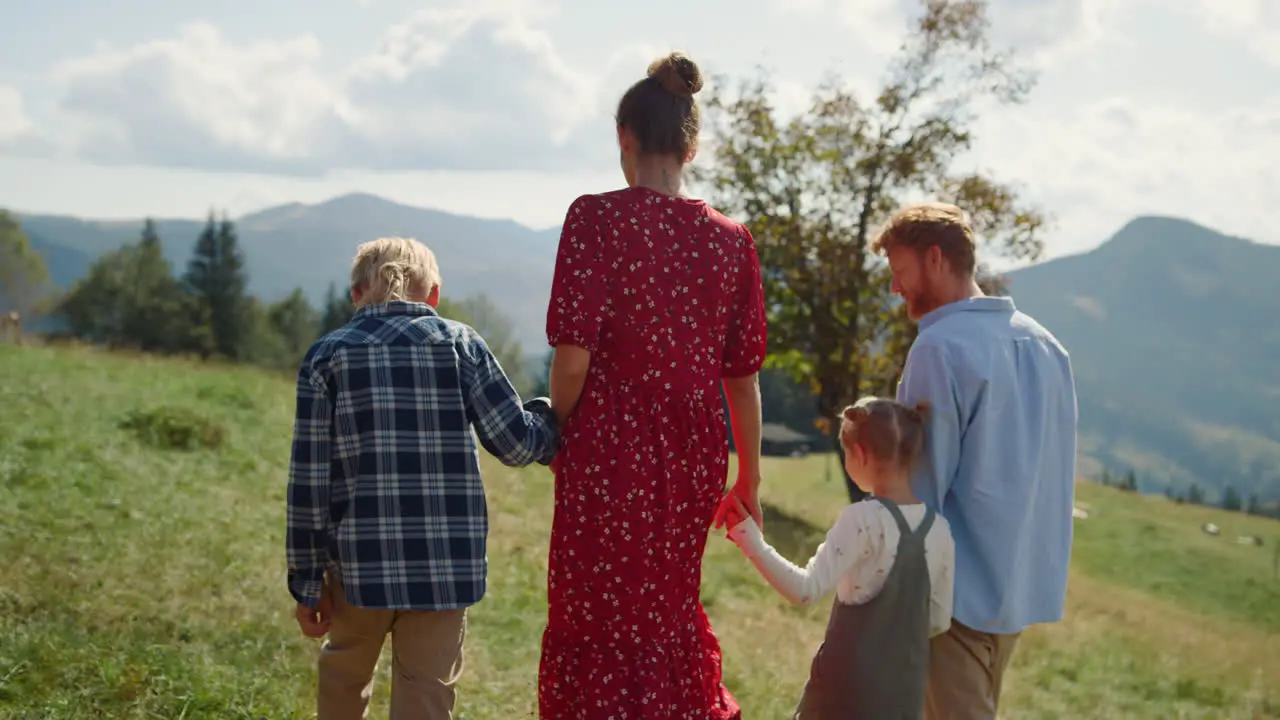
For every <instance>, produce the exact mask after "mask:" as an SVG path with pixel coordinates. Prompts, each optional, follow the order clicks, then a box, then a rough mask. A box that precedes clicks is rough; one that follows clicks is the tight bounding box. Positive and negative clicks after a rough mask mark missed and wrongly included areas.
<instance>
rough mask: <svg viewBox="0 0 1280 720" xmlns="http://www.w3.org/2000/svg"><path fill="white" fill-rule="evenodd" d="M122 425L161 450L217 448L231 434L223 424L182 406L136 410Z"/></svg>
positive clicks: (122, 421) (141, 439) (128, 415)
mask: <svg viewBox="0 0 1280 720" xmlns="http://www.w3.org/2000/svg"><path fill="white" fill-rule="evenodd" d="M120 427H121V429H124V430H131V431H133V433H134V435H136V436H137V438H138V440H140V441H141V442H143V443H145V444H147V445H150V446H152V447H155V448H159V449H161V450H198V449H200V448H205V449H208V450H216V449H218V448H220V447H222V442H223V440H225V439H226V434H227V431H226V428H225V427H223V426H222V425H221V424H219V423H215V422H213V421H211V420H209V419H208V418H206V417H203V416H201V415H199V414H197V413H196V412H194V411H192V410H188V409H186V408H179V407H158V408H152V409H149V410H133V411H131V412H129V413H128V414H127V415H125V417H124V419H123V420H121V421H120Z"/></svg>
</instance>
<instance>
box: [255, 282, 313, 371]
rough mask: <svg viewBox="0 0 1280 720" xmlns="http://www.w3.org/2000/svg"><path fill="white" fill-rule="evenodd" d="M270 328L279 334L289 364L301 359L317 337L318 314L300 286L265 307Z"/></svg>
mask: <svg viewBox="0 0 1280 720" xmlns="http://www.w3.org/2000/svg"><path fill="white" fill-rule="evenodd" d="M267 319H268V320H269V321H270V323H271V328H272V330H273V331H274V332H275V333H276V334H277V335H278V336H280V338H281V340H282V341H283V343H284V349H285V351H286V352H287V353H288V354H289V356H290V358H291V360H290V363H291V364H296V363H297V362H299V361H301V360H302V356H303V355H305V354H306V353H307V350H308V349H309V348H310V347H311V344H312V343H314V342H315V341H316V338H318V337H319V330H320V315H319V313H317V312H316V311H315V308H313V307H311V303H309V302H307V296H306V295H305V294H304V293H303V292H302V288H297V289H295V290H294V291H293V292H292V293H291V294H290V295H289V297H287V298H285V299H284V300H281V301H280V302H278V303H276V304H274V305H272V306H271V307H270V308H268V309H267Z"/></svg>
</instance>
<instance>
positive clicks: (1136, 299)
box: [1009, 217, 1280, 499]
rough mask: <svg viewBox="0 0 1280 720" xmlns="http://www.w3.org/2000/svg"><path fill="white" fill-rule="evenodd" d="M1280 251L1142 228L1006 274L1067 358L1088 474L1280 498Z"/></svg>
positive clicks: (1134, 225)
mask: <svg viewBox="0 0 1280 720" xmlns="http://www.w3.org/2000/svg"><path fill="white" fill-rule="evenodd" d="M1278 277H1280V247H1275V246H1272V245H1263V244H1259V243H1255V242H1251V241H1248V240H1243V239H1240V238H1233V237H1229V236H1226V235H1222V234H1220V233H1217V232H1215V231H1213V230H1210V229H1208V228H1206V227H1203V226H1201V225H1198V224H1196V223H1193V222H1190V221H1186V220H1179V219H1174V218H1167V217H1139V218H1136V219H1134V220H1133V221H1131V222H1129V223H1128V224H1126V225H1125V226H1124V227H1123V228H1121V229H1120V230H1119V231H1118V232H1117V233H1116V234H1115V235H1114V236H1113V237H1112V238H1111V239H1109V240H1108V241H1107V242H1105V243H1103V244H1102V245H1101V246H1099V247H1098V248H1097V249H1095V250H1093V251H1091V252H1087V253H1083V254H1080V255H1075V256H1071V257H1064V258H1059V259H1055V260H1051V261H1049V262H1045V263H1041V264H1039V265H1035V266H1032V267H1028V268H1025V269H1022V270H1018V271H1016V272H1013V273H1011V274H1010V287H1009V292H1010V294H1011V295H1012V296H1013V298H1014V301H1015V302H1016V303H1017V304H1018V306H1019V308H1020V309H1022V310H1024V311H1026V312H1028V313H1029V314H1031V315H1032V316H1034V317H1035V318H1036V319H1037V320H1039V321H1040V322H1042V323H1043V324H1044V325H1045V326H1046V327H1048V328H1049V330H1050V331H1051V332H1053V333H1054V334H1055V335H1057V337H1058V338H1059V339H1060V340H1061V341H1062V343H1063V344H1064V345H1065V346H1066V347H1067V350H1068V351H1069V352H1070V353H1071V357H1072V363H1073V366H1074V368H1075V371H1076V375H1077V384H1078V394H1079V398H1080V401H1079V402H1080V415H1081V451H1082V454H1083V455H1084V456H1085V462H1084V466H1085V467H1084V468H1083V469H1084V470H1085V471H1086V472H1091V471H1096V469H1097V464H1098V463H1102V464H1105V465H1108V466H1110V467H1112V468H1120V469H1124V468H1129V467H1132V468H1134V469H1135V470H1136V471H1137V472H1138V475H1139V479H1140V480H1146V481H1148V482H1152V483H1154V482H1160V483H1164V482H1169V483H1172V484H1173V485H1175V486H1176V487H1179V488H1186V487H1187V486H1189V485H1190V484H1191V483H1193V482H1195V483H1198V484H1199V485H1200V487H1201V488H1203V489H1205V490H1206V491H1207V493H1208V495H1209V498H1210V499H1213V498H1215V497H1216V496H1218V495H1219V494H1220V493H1221V492H1223V491H1224V489H1225V488H1226V487H1228V486H1231V487H1234V488H1235V489H1236V490H1237V491H1239V492H1241V493H1242V494H1245V495H1247V494H1248V493H1249V492H1253V491H1257V492H1258V493H1259V495H1260V496H1262V497H1264V498H1270V499H1275V498H1277V497H1280V411H1278V410H1277V408H1278V407H1280V404H1278V401H1280V371H1278V370H1277V369H1276V363H1277V361H1278V360H1280V327H1278V326H1277V324H1276V319H1277V317H1280V287H1278V286H1277V284H1276V278H1278Z"/></svg>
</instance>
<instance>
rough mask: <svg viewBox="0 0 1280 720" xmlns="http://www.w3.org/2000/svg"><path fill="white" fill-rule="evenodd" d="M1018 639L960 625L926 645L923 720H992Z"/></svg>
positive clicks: (954, 625) (954, 622)
mask: <svg viewBox="0 0 1280 720" xmlns="http://www.w3.org/2000/svg"><path fill="white" fill-rule="evenodd" d="M1018 637H1019V635H993V634H991V633H985V632H979V631H977V630H974V629H973V628H970V627H967V626H965V625H961V624H960V623H958V622H956V621H955V620H954V619H953V620H952V621H951V629H950V630H948V631H947V632H945V633H943V634H941V635H939V636H937V637H935V638H933V640H931V641H930V642H929V685H928V689H927V690H926V692H925V718H927V720H995V717H996V709H997V708H998V707H999V705H1000V686H1001V685H1002V683H1003V682H1004V671H1005V668H1006V667H1008V666H1009V658H1011V657H1013V649H1014V646H1016V645H1017V644H1018Z"/></svg>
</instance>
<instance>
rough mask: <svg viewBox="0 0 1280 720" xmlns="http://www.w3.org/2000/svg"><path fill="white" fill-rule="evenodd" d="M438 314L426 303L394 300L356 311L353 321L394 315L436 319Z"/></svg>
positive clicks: (366, 306)
mask: <svg viewBox="0 0 1280 720" xmlns="http://www.w3.org/2000/svg"><path fill="white" fill-rule="evenodd" d="M436 314H437V313H436V311H435V309H433V308H432V307H431V306H430V305H428V304H426V303H419V302H404V301H402V300H392V301H391V302H384V303H377V304H374V305H365V306H364V307H362V308H360V309H359V310H357V311H356V314H355V315H354V316H353V317H352V319H353V320H358V319H362V318H367V317H388V316H392V315H411V316H425V317H435V316H436Z"/></svg>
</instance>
